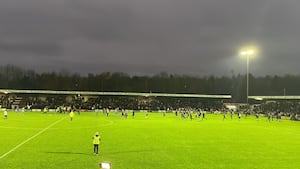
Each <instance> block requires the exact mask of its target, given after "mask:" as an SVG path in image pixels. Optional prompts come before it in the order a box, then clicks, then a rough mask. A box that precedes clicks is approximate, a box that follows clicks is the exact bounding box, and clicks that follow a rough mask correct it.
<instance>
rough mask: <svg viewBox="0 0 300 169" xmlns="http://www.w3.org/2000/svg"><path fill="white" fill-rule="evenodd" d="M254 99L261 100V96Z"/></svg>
mask: <svg viewBox="0 0 300 169" xmlns="http://www.w3.org/2000/svg"><path fill="white" fill-rule="evenodd" d="M255 100H258V101H262V100H263V98H261V97H256V98H255Z"/></svg>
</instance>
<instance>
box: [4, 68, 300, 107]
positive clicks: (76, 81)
mask: <svg viewBox="0 0 300 169" xmlns="http://www.w3.org/2000/svg"><path fill="white" fill-rule="evenodd" d="M0 88H4V89H47V90H81V91H119V92H146V93H147V92H153V93H154V92H155V93H156V92H158V93H193V94H231V95H232V96H233V101H236V102H241V101H245V99H246V75H241V74H238V75H233V76H231V77H228V76H213V75H211V76H203V77H200V76H199V77H197V76H189V75H178V74H171V73H165V72H162V73H159V74H156V75H153V76H135V75H129V74H126V73H122V72H115V73H111V72H103V73H100V74H93V73H90V74H88V75H86V76H83V75H80V74H76V73H68V72H66V71H62V72H43V73H39V72H36V71H34V70H27V69H23V68H20V67H17V66H13V65H6V66H0ZM284 94H286V95H300V76H299V75H285V76H277V75H272V76H271V75H269V76H263V77H255V76H253V75H251V74H250V76H249V95H284Z"/></svg>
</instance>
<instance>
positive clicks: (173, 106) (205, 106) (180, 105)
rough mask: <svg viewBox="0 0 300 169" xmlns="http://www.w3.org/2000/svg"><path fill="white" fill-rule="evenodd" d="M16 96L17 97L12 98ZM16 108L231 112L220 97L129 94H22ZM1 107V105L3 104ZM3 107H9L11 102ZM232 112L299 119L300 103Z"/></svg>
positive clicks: (3, 100) (268, 104)
mask: <svg viewBox="0 0 300 169" xmlns="http://www.w3.org/2000/svg"><path fill="white" fill-rule="evenodd" d="M15 98H16V97H15ZM15 98H9V100H10V101H6V100H7V98H4V96H1V97H0V105H3V104H4V103H8V104H13V103H14V99H15ZM19 104H20V105H17V108H19V107H20V108H22V109H25V110H27V109H28V110H32V109H40V110H42V111H47V110H49V109H55V110H56V111H57V112H67V111H70V110H71V109H72V110H103V109H109V110H112V109H113V110H116V109H118V110H148V111H159V110H167V111H173V112H176V111H180V112H184V113H183V115H184V117H185V116H189V113H188V112H190V111H194V112H197V111H199V110H202V111H206V112H221V113H224V112H231V111H228V110H227V108H226V106H224V104H223V101H222V100H217V99H216V100H214V99H200V98H175V97H174V98H173V97H138V96H135V97H133V96H132V97H128V96H98V97H96V96H94V97H89V98H88V99H86V97H82V96H80V95H76V96H58V95H50V96H43V97H40V96H32V95H31V96H22V100H21V101H20V102H19ZM2 107H3V106H2ZM6 107H12V106H11V105H9V106H6ZM232 113H236V114H238V113H242V114H245V115H250V114H252V115H256V116H257V115H258V114H260V115H265V116H266V117H270V118H277V117H281V116H286V117H289V118H290V119H293V120H300V115H299V114H300V102H298V101H267V102H264V103H261V104H255V105H246V104H240V105H239V106H238V108H237V109H236V110H234V111H233V112H232Z"/></svg>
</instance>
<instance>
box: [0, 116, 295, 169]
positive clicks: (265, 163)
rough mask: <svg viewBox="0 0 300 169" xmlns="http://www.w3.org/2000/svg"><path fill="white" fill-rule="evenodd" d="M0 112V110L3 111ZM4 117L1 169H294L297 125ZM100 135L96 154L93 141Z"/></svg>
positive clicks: (250, 121) (216, 118)
mask: <svg viewBox="0 0 300 169" xmlns="http://www.w3.org/2000/svg"><path fill="white" fill-rule="evenodd" d="M1 113H2V112H1ZM128 115H129V116H128V118H127V119H125V118H122V117H121V114H120V113H118V114H116V113H114V112H111V113H110V115H109V116H108V117H106V116H104V115H103V114H102V113H99V115H98V116H96V113H94V112H83V113H81V114H80V115H77V114H76V115H75V117H74V119H73V121H70V118H69V116H68V115H67V114H55V113H49V114H42V113H40V112H25V113H17V112H9V114H8V119H7V120H5V119H3V118H1V119H0V138H1V139H0V168H1V169H97V168H99V163H100V162H109V163H111V165H112V169H297V168H300V122H295V121H289V120H282V121H276V120H275V121H271V122H268V121H267V120H266V118H263V117H261V118H260V119H259V120H256V119H255V117H253V116H249V117H247V118H245V117H243V118H242V119H241V120H238V119H237V117H236V116H234V118H233V119H230V117H229V116H227V119H226V120H223V116H222V115H214V114H207V115H206V118H207V119H205V120H201V119H193V120H190V119H189V118H188V119H181V118H180V116H178V117H176V116H175V115H174V114H167V115H166V117H163V115H162V114H161V113H150V115H149V118H145V113H136V114H135V118H132V117H131V113H129V114H128ZM95 132H99V133H100V136H101V139H102V141H101V144H100V148H99V151H100V153H99V156H95V155H94V154H93V144H92V137H93V135H94V134H95Z"/></svg>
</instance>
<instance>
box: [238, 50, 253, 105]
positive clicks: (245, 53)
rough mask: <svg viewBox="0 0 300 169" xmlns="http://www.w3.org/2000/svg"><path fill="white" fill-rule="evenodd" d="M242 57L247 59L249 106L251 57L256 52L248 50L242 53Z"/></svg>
mask: <svg viewBox="0 0 300 169" xmlns="http://www.w3.org/2000/svg"><path fill="white" fill-rule="evenodd" d="M241 55H242V56H246V59H247V87H246V93H247V104H248V103H249V99H248V97H249V64H250V63H249V62H250V59H249V58H250V57H251V56H252V55H254V50H251V49H248V50H243V51H242V52H241Z"/></svg>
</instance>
